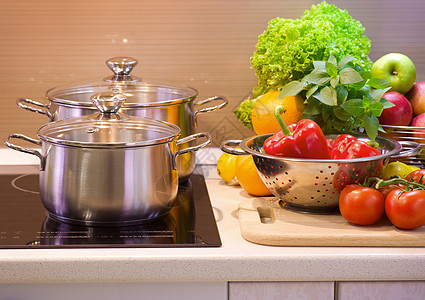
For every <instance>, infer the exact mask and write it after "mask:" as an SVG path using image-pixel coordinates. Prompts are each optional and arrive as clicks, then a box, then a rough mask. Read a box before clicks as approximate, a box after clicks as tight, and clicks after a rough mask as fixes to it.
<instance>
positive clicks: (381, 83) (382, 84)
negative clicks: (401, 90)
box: [367, 78, 390, 89]
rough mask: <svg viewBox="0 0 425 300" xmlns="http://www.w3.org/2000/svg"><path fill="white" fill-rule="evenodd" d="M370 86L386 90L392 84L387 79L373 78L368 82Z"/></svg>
mask: <svg viewBox="0 0 425 300" xmlns="http://www.w3.org/2000/svg"><path fill="white" fill-rule="evenodd" d="M367 84H368V85H370V86H371V87H373V88H374V89H384V88H386V87H387V86H388V84H390V83H389V82H388V81H386V80H385V79H381V78H371V79H370V80H369V81H368V82H367Z"/></svg>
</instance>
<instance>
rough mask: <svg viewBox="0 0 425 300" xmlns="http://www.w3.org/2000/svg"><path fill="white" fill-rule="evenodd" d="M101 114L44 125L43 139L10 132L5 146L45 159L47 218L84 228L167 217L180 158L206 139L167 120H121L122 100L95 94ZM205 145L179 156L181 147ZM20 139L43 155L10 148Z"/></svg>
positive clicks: (42, 171)
mask: <svg viewBox="0 0 425 300" xmlns="http://www.w3.org/2000/svg"><path fill="white" fill-rule="evenodd" d="M92 99H93V101H94V103H95V105H96V106H97V107H98V108H99V109H100V110H101V112H100V113H97V114H92V115H89V116H84V117H79V118H73V119H67V120H62V121H56V122H51V123H47V124H46V125H44V126H42V127H41V128H40V129H39V130H38V133H37V135H38V138H39V139H40V140H36V139H32V138H29V137H26V136H24V135H20V134H11V135H10V136H9V137H8V139H7V140H6V142H5V144H6V145H7V146H8V147H10V148H12V149H15V150H18V151H21V152H26V153H30V154H33V155H36V156H37V157H39V158H40V196H41V201H42V203H43V205H44V206H45V208H46V209H47V211H48V212H49V214H50V215H51V216H52V217H53V218H56V219H59V220H61V221H65V222H72V223H81V224H85V225H92V224H94V225H108V226H110V225H115V224H118V225H124V224H126V225H127V224H134V223H141V222H145V221H148V220H152V219H154V218H158V217H160V216H162V215H164V214H166V213H167V212H168V211H169V210H170V209H171V207H172V206H173V204H174V201H175V199H176V196H177V190H178V172H177V164H176V159H177V157H179V156H180V155H182V154H184V153H189V152H193V151H196V150H198V149H200V148H203V147H205V146H207V145H208V144H209V143H210V142H211V137H210V135H209V134H208V133H197V134H193V135H190V136H187V137H185V138H182V139H179V140H178V137H179V135H180V129H179V127H178V126H176V125H174V124H170V123H167V122H164V121H159V120H153V119H147V118H140V117H131V116H128V115H126V114H122V113H120V114H118V113H117V111H118V109H119V107H120V106H121V105H122V103H123V101H124V100H125V97H123V96H122V95H120V94H110V93H108V94H106V95H105V94H98V95H96V96H94V97H93V98H92ZM198 138H205V139H206V141H205V142H203V143H201V144H199V145H196V146H193V147H188V148H184V149H180V150H177V151H176V145H177V144H180V143H185V142H189V141H191V140H197V139H198ZM11 139H22V140H25V141H28V142H30V143H33V144H36V145H38V146H41V152H39V151H37V150H33V149H28V148H23V147H21V146H17V145H14V144H12V143H10V140H11Z"/></svg>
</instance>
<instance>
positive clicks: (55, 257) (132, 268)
mask: <svg viewBox="0 0 425 300" xmlns="http://www.w3.org/2000/svg"><path fill="white" fill-rule="evenodd" d="M220 154H221V152H220V150H219V149H216V148H207V149H203V150H200V151H199V152H198V154H197V158H198V164H200V165H201V166H202V169H203V172H204V175H205V178H206V183H207V186H208V191H209V194H210V199H211V203H212V206H213V210H214V214H215V217H216V220H217V225H218V229H219V232H220V237H221V241H222V246H221V247H212V248H107V249H103V248H101V249H16V250H9V249H1V250H0V282H1V283H12V282H13V283H28V282H40V283H41V282H64V283H66V282H139V281H145V282H156V281H176V282H181V281H353V280H356V281H357V280H423V279H424V278H425V268H424V267H423V266H424V265H425V248H405V247H398V248H389V247H373V248H368V247H274V246H263V245H258V244H254V243H251V242H248V241H246V240H245V239H244V238H243V237H242V236H241V233H240V230H239V223H238V219H237V209H238V204H239V203H240V202H241V201H244V200H246V199H249V198H252V197H251V196H249V195H248V194H247V193H246V192H245V191H243V190H242V189H241V188H240V187H235V186H227V185H226V184H225V183H224V182H223V181H222V180H220V178H219V177H218V175H217V172H216V169H215V168H216V167H215V165H214V163H215V162H216V161H217V158H218V156H219V155H220ZM37 164H38V159H37V158H36V157H35V156H32V155H26V154H23V153H20V152H17V151H13V150H10V149H4V148H1V149H0V173H7V172H10V171H11V170H16V171H17V172H20V171H21V170H22V169H24V168H26V169H28V168H29V169H31V170H33V171H36V170H37Z"/></svg>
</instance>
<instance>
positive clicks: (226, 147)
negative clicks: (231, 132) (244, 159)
mask: <svg viewBox="0 0 425 300" xmlns="http://www.w3.org/2000/svg"><path fill="white" fill-rule="evenodd" d="M241 142H242V140H227V141H223V142H222V143H221V144H220V149H221V150H222V151H224V152H226V153H229V154H234V155H247V154H249V153H246V152H245V151H243V150H242V149H241V148H240V147H239V145H240V144H241Z"/></svg>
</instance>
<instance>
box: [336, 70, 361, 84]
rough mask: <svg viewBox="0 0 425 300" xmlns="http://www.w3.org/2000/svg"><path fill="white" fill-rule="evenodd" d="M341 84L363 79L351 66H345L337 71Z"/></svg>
mask: <svg viewBox="0 0 425 300" xmlns="http://www.w3.org/2000/svg"><path fill="white" fill-rule="evenodd" d="M339 76H340V78H341V83H342V84H351V83H356V82H360V81H363V78H362V76H360V74H359V73H358V72H357V71H356V70H354V69H353V68H345V69H342V70H341V72H339Z"/></svg>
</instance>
